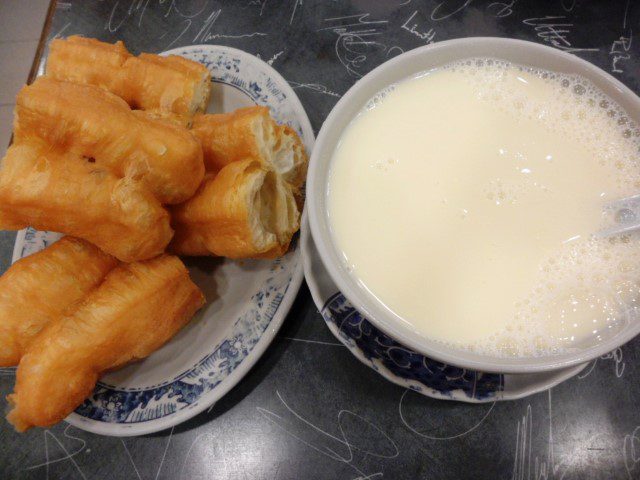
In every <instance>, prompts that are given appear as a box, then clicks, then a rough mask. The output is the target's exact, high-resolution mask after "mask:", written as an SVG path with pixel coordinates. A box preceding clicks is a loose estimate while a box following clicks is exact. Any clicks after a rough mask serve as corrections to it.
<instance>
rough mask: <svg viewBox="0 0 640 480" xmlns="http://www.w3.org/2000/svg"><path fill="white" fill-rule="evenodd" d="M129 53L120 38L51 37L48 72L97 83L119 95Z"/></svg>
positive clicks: (57, 75) (77, 81)
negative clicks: (107, 41)
mask: <svg viewBox="0 0 640 480" xmlns="http://www.w3.org/2000/svg"><path fill="white" fill-rule="evenodd" d="M130 57H131V54H130V53H129V52H128V50H127V49H126V47H125V46H124V43H122V42H120V41H118V42H116V43H105V42H101V41H99V40H96V39H95V38H85V37H80V36H77V35H74V36H72V37H69V38H67V39H66V40H65V39H53V40H51V43H49V56H48V57H47V68H46V72H47V76H49V77H51V78H55V79H58V80H67V81H69V82H76V83H85V84H89V85H95V86H97V87H101V88H104V89H106V90H109V91H110V92H112V93H114V94H116V95H118V96H120V95H119V92H122V91H123V90H124V88H125V82H124V77H123V75H122V74H121V73H120V71H121V69H122V67H123V66H124V62H125V61H126V60H127V59H128V58H130Z"/></svg>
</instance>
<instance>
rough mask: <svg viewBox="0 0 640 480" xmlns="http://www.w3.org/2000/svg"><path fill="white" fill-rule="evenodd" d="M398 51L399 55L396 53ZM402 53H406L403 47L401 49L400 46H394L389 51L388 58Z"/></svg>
mask: <svg viewBox="0 0 640 480" xmlns="http://www.w3.org/2000/svg"><path fill="white" fill-rule="evenodd" d="M396 50H397V53H396ZM402 53H404V49H403V48H402V47H399V46H398V45H394V46H392V47H389V48H388V49H387V57H390V56H392V55H400V54H402Z"/></svg>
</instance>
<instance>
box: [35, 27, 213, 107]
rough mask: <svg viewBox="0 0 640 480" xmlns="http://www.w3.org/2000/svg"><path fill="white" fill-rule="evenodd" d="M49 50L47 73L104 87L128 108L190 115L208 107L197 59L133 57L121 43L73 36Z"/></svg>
mask: <svg viewBox="0 0 640 480" xmlns="http://www.w3.org/2000/svg"><path fill="white" fill-rule="evenodd" d="M49 52H50V53H49V57H48V59H47V69H46V73H47V75H48V76H50V77H52V78H56V79H58V80H68V81H72V82H76V83H84V84H88V85H95V86H98V87H102V88H105V89H107V90H109V91H110V92H112V93H113V94H115V95H117V96H119V97H120V98H122V99H124V100H125V101H126V102H127V103H128V104H129V105H131V107H132V108H140V109H143V110H161V111H166V112H172V113H176V114H180V115H189V116H191V115H193V114H194V113H195V112H198V111H199V112H204V111H205V110H206V108H207V104H208V102H209V93H210V88H209V86H210V83H211V74H210V73H209V70H208V69H207V68H206V67H205V66H204V65H201V64H199V63H197V62H194V61H191V60H187V59H185V58H182V57H178V56H174V55H169V56H167V57H161V56H159V55H153V54H148V53H143V54H141V55H140V56H138V57H134V56H132V55H131V54H130V53H129V52H128V51H127V49H126V48H125V46H124V44H123V43H122V42H116V43H115V44H111V43H105V42H100V41H98V40H95V39H93V38H83V37H79V36H75V35H74V36H71V37H69V38H67V39H56V40H53V41H52V42H51V43H50V45H49Z"/></svg>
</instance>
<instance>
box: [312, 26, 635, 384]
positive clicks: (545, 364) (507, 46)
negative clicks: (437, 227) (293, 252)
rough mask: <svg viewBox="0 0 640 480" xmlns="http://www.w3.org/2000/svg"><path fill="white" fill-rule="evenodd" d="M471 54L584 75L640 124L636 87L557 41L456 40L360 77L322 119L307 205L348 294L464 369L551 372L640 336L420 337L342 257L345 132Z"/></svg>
mask: <svg viewBox="0 0 640 480" xmlns="http://www.w3.org/2000/svg"><path fill="white" fill-rule="evenodd" d="M471 57H493V58H500V59H503V60H508V61H510V62H513V63H517V64H521V65H528V66H532V67H538V68H543V69H547V70H553V71H556V72H564V73H570V74H579V75H582V76H584V77H586V78H588V79H589V80H590V81H591V82H593V84H594V85H596V86H597V87H598V88H600V89H601V90H602V91H603V92H604V93H606V94H607V95H608V96H610V97H611V98H612V99H613V100H615V101H616V102H617V103H618V104H620V106H621V107H622V108H623V109H624V110H625V111H626V112H627V113H628V114H629V116H630V117H631V118H632V119H633V120H635V122H636V123H640V99H639V98H638V97H637V96H636V95H635V94H634V93H633V92H632V91H631V90H629V89H628V88H627V87H625V86H624V85H623V84H622V83H620V82H619V81H618V80H616V79H615V78H613V77H612V76H611V75H609V74H607V73H605V72H604V71H602V70H600V69H599V68H597V67H596V66H594V65H592V64H591V63H588V62H586V61H584V60H581V59H580V58H578V57H576V56H574V55H571V54H568V53H565V52H562V51H560V50H556V49H554V48H551V47H546V46H543V45H539V44H536V43H532V42H525V41H522V40H512V39H506V38H482V37H479V38H464V39H458V40H448V41H444V42H439V43H436V44H433V45H429V46H426V47H422V48H418V49H415V50H411V51H410V52H406V53H404V54H402V55H400V56H398V57H396V58H394V59H392V60H389V61H388V62H385V63H384V64H382V65H380V66H379V67H378V68H376V69H375V70H373V71H371V72H370V73H369V74H367V75H366V76H365V77H363V78H362V79H360V80H359V81H358V82H357V83H356V84H355V85H354V86H353V87H351V89H350V90H349V91H348V92H347V93H346V94H345V95H344V96H343V97H342V98H341V99H340V101H339V102H338V104H337V105H336V106H335V107H334V108H333V110H332V111H331V114H330V115H329V116H328V117H327V119H326V121H325V122H324V124H323V125H322V129H321V130H320V134H319V135H318V139H317V141H316V144H315V148H314V150H313V154H312V155H311V162H310V166H309V175H308V177H307V209H308V214H309V221H310V225H311V233H312V235H313V239H314V241H315V243H316V245H317V247H318V251H319V253H320V257H321V259H322V262H323V264H324V265H325V267H326V268H327V271H328V272H329V275H330V276H331V278H332V279H333V281H334V282H335V283H336V285H337V286H338V288H339V289H340V291H341V292H342V293H343V294H344V295H345V296H346V297H347V299H348V300H349V301H350V302H351V303H352V304H353V305H354V306H355V307H356V308H357V309H358V310H359V311H360V312H361V313H362V314H363V315H365V316H366V317H367V318H368V319H369V320H370V321H371V322H372V323H373V324H374V325H376V326H377V327H378V328H380V329H381V330H383V331H384V332H385V333H387V334H388V335H390V336H392V337H393V338H395V339H396V340H398V341H399V342H400V343H402V344H404V345H406V346H408V347H411V348H413V349H414V350H415V351H417V352H419V353H422V354H423V355H426V356H428V357H431V358H434V359H436V360H440V361H442V362H445V363H447V364H451V365H456V366H459V367H464V368H469V369H473V370H479V371H484V372H500V373H531V372H541V371H549V370H555V369H559V368H566V367H569V366H572V365H576V364H579V363H584V362H587V361H589V360H591V359H593V358H596V357H598V356H600V355H603V354H605V353H607V352H610V351H611V350H614V349H615V348H617V347H619V346H620V345H622V344H624V343H626V342H628V341H629V340H631V339H632V338H633V337H635V336H636V335H637V334H638V333H640V321H638V322H630V323H629V324H628V325H626V326H625V327H624V328H622V329H621V330H620V331H619V332H617V333H616V334H615V335H613V336H612V337H610V338H608V339H606V340H604V341H602V342H601V343H598V344H596V345H593V346H590V347H585V348H582V349H574V350H572V351H571V352H567V353H562V354H557V355H547V356H539V357H517V358H511V357H509V358H505V357H494V356H489V355H482V354H478V353H473V352H470V351H467V350H463V349H456V348H453V347H450V346H447V345H445V344H443V343H441V342H437V341H434V340H430V339H428V338H425V337H423V336H420V335H418V334H417V333H416V332H415V331H414V330H413V329H412V328H411V327H410V326H409V325H408V324H407V323H406V322H404V321H402V319H401V318H400V317H398V316H397V315H395V314H394V313H393V312H392V311H390V310H389V309H388V308H387V307H385V306H384V305H383V304H382V303H381V302H380V301H379V300H377V299H376V298H375V297H374V296H373V295H371V293H369V292H368V291H367V290H366V288H364V286H363V285H362V284H361V283H359V282H358V281H357V280H356V279H355V278H354V277H353V275H351V274H349V272H347V271H346V268H345V266H344V264H343V262H342V261H341V260H340V256H341V253H340V251H339V249H338V248H337V246H336V244H335V242H334V240H333V237H332V234H331V225H330V221H329V216H328V209H327V184H328V176H329V171H330V165H331V159H332V156H333V152H334V150H335V148H336V145H337V144H338V142H339V140H340V137H341V135H342V133H343V132H344V130H345V129H346V128H347V126H348V125H349V123H350V122H351V120H352V119H353V118H354V117H355V116H356V115H357V113H358V112H360V110H361V109H362V108H363V107H364V106H365V105H366V103H367V101H368V100H369V99H371V97H373V96H374V95H375V94H376V93H377V92H379V91H381V90H382V89H384V88H385V87H387V86H389V85H392V84H394V83H397V82H398V81H401V80H403V79H405V78H407V77H410V76H412V75H414V74H416V73H419V72H423V71H426V70H430V69H433V68H436V67H438V66H442V65H445V64H447V63H450V62H452V61H455V60H461V59H465V58H471ZM363 241H366V239H363ZM425 275H428V272H425Z"/></svg>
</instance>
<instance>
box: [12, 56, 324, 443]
mask: <svg viewBox="0 0 640 480" xmlns="http://www.w3.org/2000/svg"><path fill="white" fill-rule="evenodd" d="M165 54H176V55H182V56H184V57H186V58H190V59H192V60H196V61H198V62H201V63H203V64H204V65H206V66H207V67H208V68H209V70H211V74H212V77H213V84H212V101H211V105H210V109H209V111H210V112H225V111H230V110H233V109H236V108H239V107H244V106H250V105H254V104H259V105H266V106H268V107H269V108H270V109H271V113H272V115H273V116H274V118H275V119H276V120H277V121H278V122H279V123H287V124H289V125H290V126H291V127H292V128H294V129H295V130H296V131H297V132H298V133H299V134H300V135H301V137H302V139H303V140H304V143H305V145H306V147H307V149H308V151H311V148H312V146H313V142H314V136H313V130H312V129H311V124H310V123H309V119H308V118H307V115H306V113H305V111H304V109H303V108H302V105H301V104H300V101H299V100H298V97H297V96H296V94H295V93H294V92H293V90H292V89H291V87H290V86H289V85H288V84H287V82H286V81H285V80H284V79H283V78H282V77H281V76H280V75H279V74H278V73H277V72H276V71H275V70H274V69H273V68H271V67H270V66H269V65H267V64H266V63H264V62H263V61H261V60H259V59H257V58H256V57H254V56H252V55H249V54H247V53H245V52H242V51H240V50H236V49H233V48H229V47H221V46H213V45H194V46H188V47H181V48H177V49H174V50H171V51H169V52H165ZM59 237H60V235H59V234H56V233H51V232H38V231H35V230H33V229H26V230H23V231H21V232H19V233H18V237H17V239H16V244H15V248H14V254H13V260H14V261H15V260H17V259H19V258H22V257H24V256H27V255H29V254H31V253H34V252H37V251H38V250H41V249H43V248H44V247H46V246H47V245H48V244H50V243H52V242H54V241H55V240H57V239H58V238H59ZM185 263H186V264H187V266H188V267H189V270H190V272H191V276H192V278H193V280H194V281H195V283H197V284H198V286H199V287H200V288H201V289H202V290H203V291H204V293H205V295H206V297H207V300H208V301H207V305H206V306H205V307H204V308H203V309H202V310H201V311H200V312H199V314H198V315H197V316H196V317H195V318H194V319H193V320H192V321H191V323H190V324H189V325H188V326H187V327H185V328H184V329H183V330H182V331H181V332H179V333H178V335H176V336H175V337H174V338H173V339H172V340H171V341H170V342H169V343H167V344H166V345H165V346H164V347H162V348H161V349H160V350H158V351H157V352H155V353H153V354H152V355H151V356H149V357H148V358H146V359H145V360H142V361H140V362H137V363H134V364H131V365H129V366H127V367H125V368H123V369H121V370H119V371H117V372H113V373H109V374H108V375H105V376H104V377H103V378H102V379H101V380H100V382H99V383H98V386H97V387H96V389H95V391H94V393H93V395H92V396H91V397H90V398H89V399H87V400H86V401H85V402H84V404H83V405H81V406H80V407H78V409H77V410H76V411H75V412H74V413H72V414H71V415H70V416H69V417H68V418H67V419H66V421H67V422H69V423H70V424H72V425H74V426H76V427H78V428H81V429H83V430H87V431H90V432H94V433H99V434H103V435H115V436H130V435H143V434H147V433H152V432H157V431H159V430H164V429H166V428H169V427H172V426H174V425H177V424H178V423H181V422H184V421H185V420H187V419H189V418H191V417H193V416H194V415H196V414H198V413H199V412H201V411H203V410H205V409H206V408H208V407H210V406H211V405H213V404H214V403H215V402H216V401H217V400H219V399H220V398H221V397H222V396H223V395H225V394H226V393H227V392H228V391H229V390H230V389H231V388H232V387H233V386H234V385H236V384H237V383H238V382H239V381H240V379H241V378H242V377H243V376H244V375H245V374H246V373H247V372H248V371H249V369H250V368H251V367H252V366H253V365H254V364H255V363H256V361H257V360H258V359H259V358H260V356H261V355H262V353H263V352H264V351H265V349H266V348H267V346H268V345H269V344H270V343H271V341H272V340H273V338H274V337H275V335H276V333H277V331H278V330H279V328H280V326H281V325H282V322H283V321H284V319H285V316H286V315H287V313H288V311H289V309H290V307H291V305H292V303H293V300H294V299H295V297H296V294H297V293H298V289H299V288H300V284H301V283H302V277H303V275H302V264H301V258H300V247H299V242H297V241H294V242H292V247H291V250H290V251H289V253H288V254H287V255H285V256H284V257H283V258H281V259H277V260H261V261H243V262H237V261H230V260H223V259H207V258H194V259H187V260H186V262H185Z"/></svg>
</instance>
